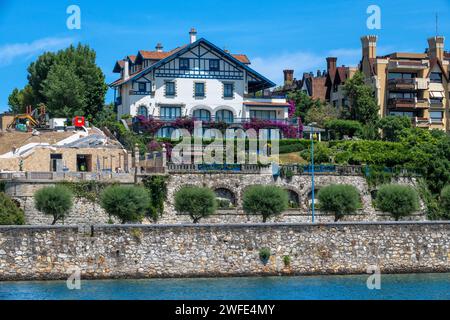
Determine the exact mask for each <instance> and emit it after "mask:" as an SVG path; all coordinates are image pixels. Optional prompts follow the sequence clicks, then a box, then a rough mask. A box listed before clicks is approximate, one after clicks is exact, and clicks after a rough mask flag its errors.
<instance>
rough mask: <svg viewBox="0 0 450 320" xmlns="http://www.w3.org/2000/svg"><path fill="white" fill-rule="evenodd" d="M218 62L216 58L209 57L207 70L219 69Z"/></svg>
mask: <svg viewBox="0 0 450 320" xmlns="http://www.w3.org/2000/svg"><path fill="white" fill-rule="evenodd" d="M219 69H220V62H219V60H218V59H210V60H209V70H210V71H219Z"/></svg>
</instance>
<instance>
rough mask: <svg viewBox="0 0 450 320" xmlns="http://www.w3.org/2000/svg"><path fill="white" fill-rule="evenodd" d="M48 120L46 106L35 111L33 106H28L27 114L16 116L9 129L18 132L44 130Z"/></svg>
mask: <svg viewBox="0 0 450 320" xmlns="http://www.w3.org/2000/svg"><path fill="white" fill-rule="evenodd" d="M46 119H47V115H46V111H45V106H44V105H41V106H40V108H39V109H38V108H36V109H34V110H33V108H32V107H31V106H28V107H27V108H26V112H25V113H23V114H18V115H16V116H14V119H13V121H12V122H11V123H10V124H9V126H8V129H12V128H14V129H15V130H16V131H22V132H31V131H32V130H33V128H44V127H45V126H46V122H47V120H46Z"/></svg>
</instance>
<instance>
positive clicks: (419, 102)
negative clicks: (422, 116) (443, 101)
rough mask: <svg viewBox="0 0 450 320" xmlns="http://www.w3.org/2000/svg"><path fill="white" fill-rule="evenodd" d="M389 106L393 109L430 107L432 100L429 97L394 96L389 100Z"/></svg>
mask: <svg viewBox="0 0 450 320" xmlns="http://www.w3.org/2000/svg"><path fill="white" fill-rule="evenodd" d="M388 107H389V108H391V109H428V108H429V107H430V102H429V101H428V99H418V98H392V99H389V100H388Z"/></svg>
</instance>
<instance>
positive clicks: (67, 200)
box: [34, 186, 73, 225]
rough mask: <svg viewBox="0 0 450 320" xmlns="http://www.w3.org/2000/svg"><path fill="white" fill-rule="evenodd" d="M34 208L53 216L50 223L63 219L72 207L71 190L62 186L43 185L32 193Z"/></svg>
mask: <svg viewBox="0 0 450 320" xmlns="http://www.w3.org/2000/svg"><path fill="white" fill-rule="evenodd" d="M34 203H35V206H36V209H38V210H39V211H41V212H42V213H44V214H46V215H51V216H53V222H52V225H55V224H56V222H58V221H59V220H63V221H64V218H65V217H67V215H68V214H69V211H70V209H71V208H72V205H73V202H72V192H70V190H69V189H67V188H66V187H63V186H55V187H45V188H42V189H39V190H38V191H36V193H35V194H34Z"/></svg>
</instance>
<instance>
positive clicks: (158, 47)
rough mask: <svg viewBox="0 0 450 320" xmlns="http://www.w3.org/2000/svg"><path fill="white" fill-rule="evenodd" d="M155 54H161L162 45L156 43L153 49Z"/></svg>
mask: <svg viewBox="0 0 450 320" xmlns="http://www.w3.org/2000/svg"><path fill="white" fill-rule="evenodd" d="M155 49H156V52H163V45H162V44H161V43H158V44H157V45H156V47H155Z"/></svg>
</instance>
